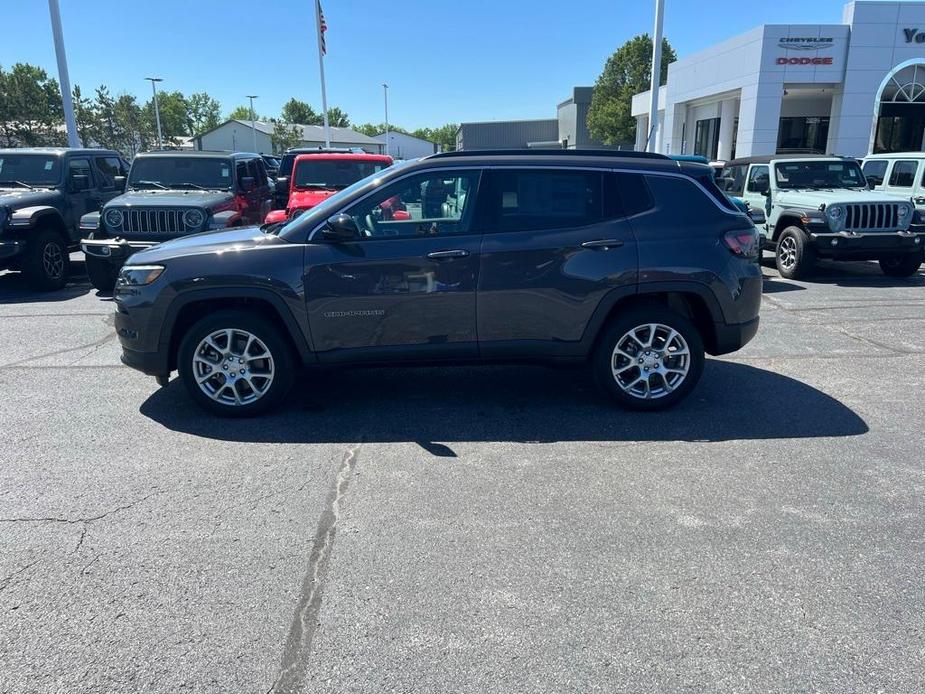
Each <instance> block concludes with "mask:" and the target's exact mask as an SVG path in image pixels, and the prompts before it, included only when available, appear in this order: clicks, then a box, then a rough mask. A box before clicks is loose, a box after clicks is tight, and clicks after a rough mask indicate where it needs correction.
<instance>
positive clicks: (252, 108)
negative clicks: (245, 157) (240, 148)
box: [247, 94, 257, 154]
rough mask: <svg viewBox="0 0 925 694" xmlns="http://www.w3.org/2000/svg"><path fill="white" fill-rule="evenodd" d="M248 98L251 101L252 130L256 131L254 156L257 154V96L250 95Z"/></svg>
mask: <svg viewBox="0 0 925 694" xmlns="http://www.w3.org/2000/svg"><path fill="white" fill-rule="evenodd" d="M247 98H248V99H250V100H251V130H253V131H254V154H256V153H257V126H256V125H254V120H255V116H254V99H256V98H257V95H256V94H248V95H247Z"/></svg>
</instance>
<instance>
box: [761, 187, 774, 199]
mask: <svg viewBox="0 0 925 694" xmlns="http://www.w3.org/2000/svg"><path fill="white" fill-rule="evenodd" d="M758 192H759V193H761V194H762V195H763V196H764V197H766V198H769V197H771V189H770V188H769V187H768V186H764V187H762V188H761V190H760V191H758Z"/></svg>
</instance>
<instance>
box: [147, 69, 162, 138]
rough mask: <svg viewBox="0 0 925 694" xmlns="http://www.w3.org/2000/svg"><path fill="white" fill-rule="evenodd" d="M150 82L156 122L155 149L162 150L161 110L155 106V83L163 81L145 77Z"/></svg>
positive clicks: (157, 78) (158, 78)
mask: <svg viewBox="0 0 925 694" xmlns="http://www.w3.org/2000/svg"><path fill="white" fill-rule="evenodd" d="M145 79H146V80H149V81H150V82H151V91H152V92H154V119H155V120H156V121H157V148H158V149H163V148H164V138H163V136H162V135H161V109H160V107H159V106H158V105H157V83H158V82H163V81H164V80H163V79H161V78H160V77H145Z"/></svg>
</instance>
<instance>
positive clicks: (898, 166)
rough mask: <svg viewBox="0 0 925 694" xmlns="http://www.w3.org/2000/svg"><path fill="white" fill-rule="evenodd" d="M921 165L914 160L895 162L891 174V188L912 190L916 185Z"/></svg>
mask: <svg viewBox="0 0 925 694" xmlns="http://www.w3.org/2000/svg"><path fill="white" fill-rule="evenodd" d="M918 167H919V163H918V162H917V161H915V160H913V159H902V160H900V161H896V162H893V170H892V171H891V172H890V186H892V187H893V188H911V187H912V186H913V185H914V184H915V172H916V169H918Z"/></svg>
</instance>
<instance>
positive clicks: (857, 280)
mask: <svg viewBox="0 0 925 694" xmlns="http://www.w3.org/2000/svg"><path fill="white" fill-rule="evenodd" d="M761 265H762V267H763V268H766V269H767V270H769V271H770V274H769V273H765V274H764V291H765V293H766V294H770V293H772V292H775V291H792V290H794V289H808V287H805V286H803V285H807V284H808V285H813V284H833V285H835V286H838V287H880V288H884V289H889V288H893V287H895V288H903V287H922V286H925V272H923V270H925V267H923V269H922V270H919V272H917V273H916V274H914V275H912V276H911V277H889V276H887V275H884V274H883V272H882V271H881V270H880V265H879V264H878V263H876V262H874V261H852V262H838V261H830V260H820V261H818V262H817V263H816V265H815V267H814V268H813V270H812V272H811V273H810V275H809V277H807V278H806V279H803V280H799V283H796V282H795V281H793V280H784V279H782V278H781V277H780V276H779V275H778V274H777V268H776V267H775V265H774V260H773V259H772V260H770V261H769V260H768V259H767V258H765V259H764V260H763V261H762V263H761ZM771 283H773V284H771ZM769 285H770V286H769ZM782 287H786V288H782Z"/></svg>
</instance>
